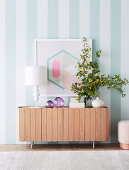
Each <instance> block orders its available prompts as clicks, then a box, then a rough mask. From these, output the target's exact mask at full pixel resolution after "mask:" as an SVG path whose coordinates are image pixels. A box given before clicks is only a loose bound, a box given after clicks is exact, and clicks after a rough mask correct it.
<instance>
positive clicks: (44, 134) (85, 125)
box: [19, 107, 109, 142]
mask: <svg viewBox="0 0 129 170" xmlns="http://www.w3.org/2000/svg"><path fill="white" fill-rule="evenodd" d="M19 140H20V141H46V142H50V141H53V142H56V141H107V140H109V108H106V107H103V108H96V109H95V108H84V109H83V108H81V109H75V108H67V107H64V108H29V107H20V108H19Z"/></svg>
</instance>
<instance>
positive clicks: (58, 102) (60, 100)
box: [54, 97, 64, 107]
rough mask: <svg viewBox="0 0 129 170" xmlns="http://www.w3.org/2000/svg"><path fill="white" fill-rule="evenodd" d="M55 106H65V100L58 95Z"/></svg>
mask: <svg viewBox="0 0 129 170" xmlns="http://www.w3.org/2000/svg"><path fill="white" fill-rule="evenodd" d="M54 106H55V107H63V106H64V100H63V99H62V98H61V97H56V98H55V99H54Z"/></svg>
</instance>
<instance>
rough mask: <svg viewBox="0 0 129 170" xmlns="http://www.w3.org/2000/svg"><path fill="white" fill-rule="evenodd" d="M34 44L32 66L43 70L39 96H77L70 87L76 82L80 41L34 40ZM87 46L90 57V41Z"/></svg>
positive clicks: (81, 44) (81, 46)
mask: <svg viewBox="0 0 129 170" xmlns="http://www.w3.org/2000/svg"><path fill="white" fill-rule="evenodd" d="M34 44H35V45H34V51H35V57H34V59H35V61H34V64H35V65H40V66H44V68H45V71H44V75H43V76H44V85H43V86H41V87H40V94H41V95H40V96H41V97H43V96H47V97H49V96H50V97H55V96H77V95H76V94H74V93H73V92H72V91H71V90H70V86H71V83H74V82H76V81H77V78H76V76H75V72H77V68H75V65H76V64H77V63H78V62H79V59H80V58H79V57H80V54H81V50H82V48H83V42H82V39H35V41H34ZM88 44H89V46H90V47H91V55H92V39H88ZM91 60H92V57H91Z"/></svg>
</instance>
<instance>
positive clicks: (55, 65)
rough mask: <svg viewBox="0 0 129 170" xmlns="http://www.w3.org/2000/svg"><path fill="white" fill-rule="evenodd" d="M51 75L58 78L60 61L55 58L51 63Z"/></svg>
mask: <svg viewBox="0 0 129 170" xmlns="http://www.w3.org/2000/svg"><path fill="white" fill-rule="evenodd" d="M52 75H53V77H54V78H58V77H59V76H60V63H59V61H57V60H54V62H53V63H52Z"/></svg>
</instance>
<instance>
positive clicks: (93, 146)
mask: <svg viewBox="0 0 129 170" xmlns="http://www.w3.org/2000/svg"><path fill="white" fill-rule="evenodd" d="M94 148H95V142H94V141H93V149H94Z"/></svg>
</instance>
